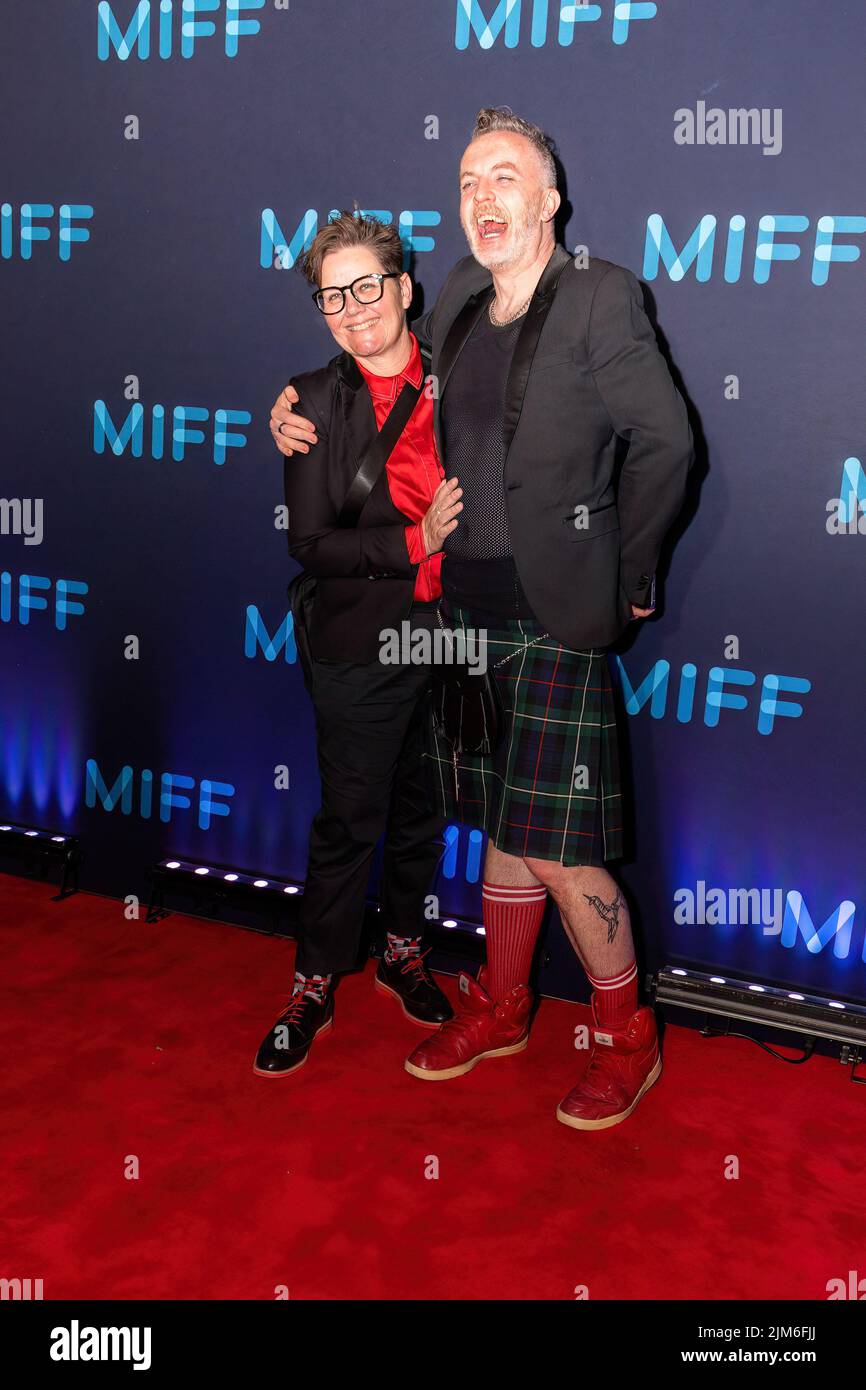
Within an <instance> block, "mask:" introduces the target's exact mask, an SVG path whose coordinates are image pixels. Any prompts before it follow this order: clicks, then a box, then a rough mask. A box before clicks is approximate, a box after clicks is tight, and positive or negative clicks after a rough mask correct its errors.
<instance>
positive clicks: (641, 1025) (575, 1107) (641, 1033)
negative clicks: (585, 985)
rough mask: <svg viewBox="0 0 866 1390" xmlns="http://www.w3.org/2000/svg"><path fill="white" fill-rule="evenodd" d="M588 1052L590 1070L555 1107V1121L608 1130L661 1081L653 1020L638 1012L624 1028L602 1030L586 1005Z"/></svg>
mask: <svg viewBox="0 0 866 1390" xmlns="http://www.w3.org/2000/svg"><path fill="white" fill-rule="evenodd" d="M591 1008H592V1022H593V1034H592V1036H593V1040H594V1042H593V1049H592V1052H591V1053H590V1056H589V1064H588V1066H587V1068H586V1071H585V1072H584V1074H583V1076H582V1077H581V1079H580V1081H578V1083H577V1085H576V1086H575V1087H573V1089H572V1090H570V1091H569V1093H568V1095H567V1096H566V1097H565V1099H564V1100H563V1101H561V1102H560V1104H559V1105H558V1106H557V1110H556V1118H557V1119H558V1120H561V1121H562V1123H563V1124H564V1125H571V1126H572V1128H574V1129H607V1127H608V1125H618V1124H620V1123H621V1121H622V1120H625V1119H627V1118H628V1116H629V1115H630V1114H631V1112H632V1111H633V1110H634V1108H635V1106H636V1105H637V1103H638V1101H639V1100H640V1098H641V1096H642V1095H643V1094H644V1092H645V1091H648V1090H649V1088H650V1086H652V1084H653V1082H654V1081H657V1080H658V1078H659V1076H660V1075H661V1070H662V1059H661V1053H660V1052H659V1044H658V1035H657V1033H656V1020H655V1014H654V1013H653V1011H652V1009H650V1008H646V1007H643V1008H640V1009H638V1010H637V1011H636V1012H635V1013H633V1014H632V1016H631V1018H630V1019H629V1021H628V1023H627V1024H626V1026H625V1027H624V1028H616V1029H612V1028H602V1027H601V1026H600V1025H599V1022H598V1014H597V1012H596V996H595V994H593V996H592V1000H591Z"/></svg>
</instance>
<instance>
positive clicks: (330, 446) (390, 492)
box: [254, 212, 461, 1077]
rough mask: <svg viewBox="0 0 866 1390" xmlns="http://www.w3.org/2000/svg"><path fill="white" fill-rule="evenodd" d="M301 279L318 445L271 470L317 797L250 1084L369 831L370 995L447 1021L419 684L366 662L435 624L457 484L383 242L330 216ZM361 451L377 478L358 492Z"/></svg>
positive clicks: (295, 1025)
mask: <svg viewBox="0 0 866 1390" xmlns="http://www.w3.org/2000/svg"><path fill="white" fill-rule="evenodd" d="M301 268H302V270H303V271H304V273H305V275H306V277H307V279H308V280H309V282H310V284H311V285H314V286H315V287H316V288H315V291H314V295H313V298H314V301H315V304H316V307H317V309H318V310H319V312H320V313H321V314H322V315H323V317H324V319H325V322H326V324H327V325H328V328H329V329H330V331H331V333H332V335H333V337H334V339H335V341H336V342H337V344H338V346H339V347H340V348H341V349H342V351H341V353H340V354H339V356H337V357H335V358H333V359H332V361H331V362H329V363H328V365H327V366H326V367H323V368H320V369H319V370H318V371H314V372H307V373H305V374H304V375H302V376H299V377H297V378H295V380H294V382H293V385H294V386H295V389H296V390H297V392H298V395H299V400H300V402H301V405H300V406H299V409H301V410H302V413H303V414H304V415H305V416H307V417H308V418H310V419H311V420H313V421H315V423H316V427H317V436H318V439H317V443H315V444H313V445H310V446H301V450H300V451H299V452H298V453H297V454H296V456H295V457H292V458H287V459H286V460H285V494H286V504H287V507H288V514H289V550H290V553H291V554H292V555H293V556H294V558H295V559H297V560H298V561H299V562H300V564H301V565H302V566H303V568H304V569H305V570H306V571H307V572H308V573H310V574H312V575H315V576H316V580H317V583H316V590H315V598H314V600H313V604H312V613H311V618H310V623H309V629H308V638H309V647H310V654H311V657H312V660H311V663H310V673H309V680H310V693H311V696H312V700H313V705H314V708H315V713H316V730H317V745H316V746H317V757H318V764H319V773H320V777H321V783H322V804H321V807H320V808H319V811H318V812H317V814H316V816H315V819H314V821H313V824H312V828H311V832H310V843H309V859H308V868H307V877H306V885H305V889H304V896H303V898H302V899H301V904H300V920H299V931H298V949H297V956H296V960H295V977H294V984H293V989H292V996H291V999H290V1002H289V1005H288V1007H287V1008H286V1009H285V1010H284V1011H283V1013H282V1014H281V1015H280V1017H279V1018H278V1019H277V1021H276V1023H275V1024H274V1026H273V1028H271V1029H270V1031H269V1032H268V1034H267V1035H266V1037H265V1038H264V1040H263V1042H262V1044H261V1046H260V1047H259V1050H258V1054H257V1056H256V1060H255V1066H254V1070H255V1071H256V1073H257V1074H258V1075H259V1076H268V1077H276V1076H286V1075H288V1074H290V1073H292V1072H294V1071H296V1070H297V1068H298V1067H300V1066H301V1065H303V1063H304V1062H305V1061H306V1059H307V1056H308V1054H309V1051H310V1047H311V1046H312V1043H313V1041H314V1039H315V1037H316V1036H317V1034H318V1033H320V1032H322V1031H323V1029H325V1028H327V1027H329V1026H330V1024H331V1022H332V1019H333V1009H334V1005H333V982H334V976H335V975H337V974H338V973H340V972H341V971H345V970H350V969H352V968H353V966H354V965H355V963H356V961H357V956H358V949H359V944H360V938H361V929H362V922H363V914H364V905H365V898H366V887H367V879H368V876H369V870H370V862H371V859H372V856H373V852H374V850H375V848H376V845H377V843H378V841H379V839H380V837H381V835H382V834H383V832H384V834H385V847H384V860H383V888H382V904H381V910H382V915H383V918H384V922H385V926H386V929H387V945H386V949H385V954H384V957H383V959H382V960H381V961H380V963H379V966H378V969H377V972H376V985H377V987H378V988H380V989H382V990H385V991H386V992H388V993H390V994H392V995H394V996H396V997H397V998H398V1000H399V1001H400V1003H401V1004H402V1007H403V1011H404V1013H406V1014H407V1016H408V1017H409V1018H411V1019H413V1020H414V1021H415V1022H417V1023H420V1024H423V1025H425V1026H427V1027H432V1028H436V1027H438V1026H439V1025H440V1024H441V1023H442V1022H444V1021H445V1020H446V1019H448V1018H450V1017H451V1016H452V1009H451V1006H450V1004H449V1003H448V1001H447V999H446V998H445V996H444V994H443V993H442V992H441V990H440V989H439V987H438V986H437V985H436V983H435V982H434V980H433V979H432V978H431V976H430V974H429V971H428V970H427V967H426V964H425V955H426V952H423V951H422V950H421V933H422V930H423V924H424V915H423V914H424V903H425V898H426V895H427V893H428V890H429V885H430V880H431V877H432V875H433V871H434V869H435V867H436V864H437V861H438V859H439V855H440V853H441V849H442V844H441V832H442V828H443V820H442V817H441V815H439V814H437V813H436V812H435V811H434V810H433V809H432V798H431V796H430V791H429V785H428V782H427V780H426V773H425V760H424V759H423V757H422V755H423V752H424V741H423V740H424V730H425V729H426V727H427V724H428V721H429V711H428V708H427V699H428V692H429V674H430V673H429V669H428V668H427V667H426V666H423V665H418V664H405V665H403V664H399V665H397V664H388V663H387V660H383V659H381V658H382V656H383V655H384V648H383V640H384V637H385V635H386V630H388V629H391V630H396V631H397V632H399V631H400V630H401V623H402V622H404V621H405V620H409V621H410V622H411V625H412V627H413V628H417V627H422V626H423V627H426V628H432V627H433V625H434V624H435V610H436V605H437V600H438V598H439V596H440V594H441V592H442V590H441V583H440V576H439V571H440V568H441V562H442V556H441V548H442V543H443V540H444V538H445V536H446V535H447V534H448V533H449V531H450V530H452V529H453V527H454V526H455V525H456V517H457V514H458V512H459V511H460V508H461V502H460V500H459V499H460V488H459V486H458V485H457V481H456V479H453V480H451V481H450V482H445V481H444V473H443V469H442V465H441V463H440V461H439V458H438V456H437V453H436V447H435V443H434V438H433V404H432V400H431V399H430V394H429V392H427V391H425V390H423V389H420V388H422V387H423V383H424V378H425V374H426V367H427V365H428V363H427V362H425V361H424V360H423V359H422V356H421V351H420V348H419V346H418V341H417V339H416V338H415V336H414V334H412V333H411V332H410V331H409V327H408V324H407V322H406V311H407V309H408V307H409V305H410V303H411V301H412V281H411V279H410V277H409V276H408V275H407V274H406V273H405V272H404V271H403V247H402V243H401V241H400V238H399V235H398V233H397V231H396V230H395V229H394V228H393V227H386V226H384V225H383V224H382V223H380V222H378V221H377V220H376V219H375V218H372V217H365V216H360V215H353V214H352V213H349V212H344V213H342V214H341V216H340V217H339V218H337V219H336V220H335V221H333V222H331V223H329V224H328V226H326V227H324V228H322V230H321V231H320V232H319V233H318V235H317V236H316V237H315V239H314V241H313V243H312V245H311V247H310V249H309V251H308V252H307V254H306V255H305V257H304V258H303V261H302V262H301ZM403 391H406V392H407V396H406V398H405V399H404V400H403V401H402V402H401V406H400V410H401V411H402V412H403V413H405V411H406V410H407V409H408V405H407V402H408V403H409V404H411V405H412V408H411V413H410V414H409V415H408V419H407V422H406V424H405V427H404V428H403V430H402V433H400V434H399V437H398V438H397V439H396V443H394V445H393V449H392V451H391V452H390V456H389V457H388V458H387V460H386V461H385V462H384V466H381V456H382V453H383V452H387V449H386V448H384V447H383V442H382V441H380V440H378V439H377V431H381V430H382V428H383V426H384V425H385V422H386V421H387V419H388V417H389V415H390V413H391V410H392V408H394V407H395V402H396V401H397V399H398V397H399V396H401V394H402V392H403ZM419 391H420V394H418V395H417V399H415V401H414V404H412V395H413V393H416V392H419ZM396 418H397V417H396V416H395V419H396ZM393 429H394V422H393V421H392V432H393ZM386 433H387V431H386ZM384 438H385V435H384V434H383V440H384ZM374 445H375V446H377V447H378V453H379V463H380V471H379V473H378V477H376V480H375V482H374V483H373V486H372V488H371V489H370V488H369V477H371V476H373V475H374V474H375V468H374V467H373V464H372V462H371V457H374V456H375V452H376V450H375V449H374V451H373V455H372V456H371V454H370V450H371V446H374ZM305 454H306V455H309V457H304V455H305ZM362 462H363V465H364V467H363V468H362V469H361V473H362V475H363V476H367V485H366V488H365V486H364V484H363V481H362V480H361V479H359V477H358V475H359V466H360V465H361V464H362ZM371 470H372V472H371ZM368 475H369V476H368ZM365 493H366V495H364V494H365ZM350 494H351V495H350ZM359 498H362V499H363V500H362V501H361V502H360V503H359ZM353 501H354V507H352V505H351V504H352V502H353ZM434 501H435V503H436V507H435V513H434V506H433V504H434ZM359 505H360V510H358V506H359ZM347 507H349V508H350V510H352V511H353V512H354V524H352V525H346V524H345V521H346V509H347ZM372 581H375V582H372Z"/></svg>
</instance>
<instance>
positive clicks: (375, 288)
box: [313, 270, 403, 314]
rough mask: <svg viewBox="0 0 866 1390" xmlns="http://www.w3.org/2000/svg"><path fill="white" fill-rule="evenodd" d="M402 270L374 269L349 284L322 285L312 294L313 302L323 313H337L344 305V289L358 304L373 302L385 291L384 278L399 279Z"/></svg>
mask: <svg viewBox="0 0 866 1390" xmlns="http://www.w3.org/2000/svg"><path fill="white" fill-rule="evenodd" d="M402 274H403V272H402V270H388V271H375V272H371V273H370V274H369V275H359V276H358V279H357V280H353V281H352V283H351V285H323V286H322V288H321V289H320V290H316V292H315V294H314V295H313V303H314V304H315V306H316V308H317V309H318V310H319V311H320V312H321V313H323V314H339V312H340V310H341V309H344V308H345V306H346V290H350V291H351V293H352V298H353V299H357V301H358V303H359V304H375V303H376V300H377V299H381V298H382V295H383V294H384V293H385V281H386V280H399V278H400V276H401V275H402Z"/></svg>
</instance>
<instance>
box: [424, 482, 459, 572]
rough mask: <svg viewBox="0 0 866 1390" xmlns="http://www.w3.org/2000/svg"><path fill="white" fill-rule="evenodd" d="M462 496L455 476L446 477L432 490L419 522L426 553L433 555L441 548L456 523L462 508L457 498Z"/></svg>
mask: <svg viewBox="0 0 866 1390" xmlns="http://www.w3.org/2000/svg"><path fill="white" fill-rule="evenodd" d="M462 496H463V489H462V487H460V486H459V484H458V482H457V479H456V478H448V479H447V480H446V481H445V482H442V483H440V484H439V486H438V487H437V489H436V491H435V492H434V494H433V501H432V502H431V503H430V506H429V508H428V510H427V512H426V513H425V515H424V518H423V520H422V522H421V534H422V535H423V537H424V544H425V545H426V547H427V554H428V555H435V554H436V552H437V551H439V550H441V549H442V542H443V541H444V539H445V537H446V536H447V535H448V534H449V533H450V532H451V531H453V530H454V527H455V526H456V525H457V513H458V512H462V510H463V503H462V502H460V501H458V498H460V497H462Z"/></svg>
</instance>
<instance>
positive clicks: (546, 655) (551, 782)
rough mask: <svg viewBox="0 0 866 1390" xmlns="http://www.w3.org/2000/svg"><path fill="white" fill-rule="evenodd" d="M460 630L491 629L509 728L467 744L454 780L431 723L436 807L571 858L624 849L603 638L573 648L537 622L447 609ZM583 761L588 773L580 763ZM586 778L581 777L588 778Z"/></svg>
mask: <svg viewBox="0 0 866 1390" xmlns="http://www.w3.org/2000/svg"><path fill="white" fill-rule="evenodd" d="M443 618H445V620H446V621H447V624H448V626H449V627H452V628H453V629H454V631H455V632H457V631H459V630H461V629H462V630H463V631H466V630H467V629H474V630H475V631H476V632H479V631H481V632H484V633H486V659H487V665H488V667H494V666H495V664H496V662H498V661H500V660H501V659H502V657H505V656H511V654H512V653H515V655H513V657H512V659H511V660H510V661H508V662H507V663H506V664H505V665H504V666H500V667H499V668H498V669H497V670H496V671H495V676H496V680H497V683H498V685H499V689H500V690H501V692H502V698H503V704H504V707H505V716H506V734H505V738H504V739H503V741H502V743H501V745H500V746H499V748H497V749H496V750H494V752H493V753H492V754H490V755H488V756H478V757H471V756H469V755H467V754H461V755H460V756H459V759H458V763H457V783H458V793H457V794H455V787H454V759H453V754H452V751H451V746H450V744H449V743H448V742H447V740H445V739H443V738H442V737H441V736H439V735H438V734H437V732H436V730H435V728H434V727H433V726H432V723H431V726H430V729H429V746H428V750H427V752H426V755H425V756H426V757H427V758H428V759H429V760H430V763H431V766H432V771H433V784H434V791H433V794H434V796H435V799H436V802H437V807H438V809H439V811H440V812H441V814H442V815H443V816H445V817H447V818H448V819H450V820H453V821H456V822H459V823H461V824H464V825H468V826H472V827H476V828H478V829H480V830H485V831H486V832H487V834H488V835H489V836H490V839H491V841H492V843H493V844H494V845H495V846H496V848H497V849H500V850H501V851H502V852H503V853H505V854H512V855H516V856H518V857H521V858H527V857H530V858H537V859H552V860H557V861H559V862H560V863H563V864H567V865H577V864H603V863H604V861H605V860H610V859H618V858H620V857H621V856H622V854H623V830H622V825H623V818H622V787H621V782H620V766H619V755H618V749H617V731H616V710H615V706H614V696H613V686H612V682H611V678H610V670H609V668H608V664H607V656H606V653H605V650H604V648H591V649H588V650H586V651H574V650H572V649H570V648H568V647H564V646H563V645H562V644H561V643H560V642H557V641H555V640H554V639H553V638H550V637H547V638H544V639H543V640H542V641H540V642H537V644H536V645H535V646H529V645H528V643H530V642H531V641H532V640H533V639H534V638H536V637H538V636H540V635H541V634H542V632H543V629H542V628H540V627H538V626H537V625H536V624H534V623H532V622H525V621H521V620H518V619H504V618H503V619H499V620H497V623H496V625H495V626H494V625H492V624H491V623H490V622H482V621H480V620H479V619H476V618H474V617H473V614H472V612H471V610H469V609H466V608H459V607H455V608H452V609H449V610H443ZM581 768H585V769H586V772H585V773H584V774H581V773H580V769H581ZM583 782H585V785H582V783H583Z"/></svg>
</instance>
